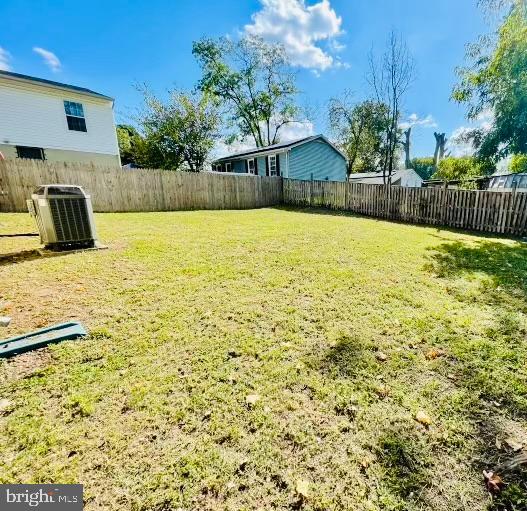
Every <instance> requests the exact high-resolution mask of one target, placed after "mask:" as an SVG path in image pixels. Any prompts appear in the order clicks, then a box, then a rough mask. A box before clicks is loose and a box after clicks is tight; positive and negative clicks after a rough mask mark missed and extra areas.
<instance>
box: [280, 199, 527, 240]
mask: <svg viewBox="0 0 527 511" xmlns="http://www.w3.org/2000/svg"><path fill="white" fill-rule="evenodd" d="M270 207H271V208H272V209H277V210H280V211H290V212H292V213H308V214H311V215H321V216H343V217H350V218H362V219H368V220H371V221H374V222H383V223H391V224H397V225H406V226H416V227H423V228H425V229H432V230H435V231H437V232H441V231H444V232H453V233H457V234H464V235H468V236H477V237H478V238H487V239H489V240H493V239H496V240H500V239H516V240H519V239H520V237H518V236H513V235H509V234H497V233H491V232H483V231H474V230H471V229H460V228H456V227H450V226H447V225H433V224H430V223H426V222H409V221H407V220H397V219H395V218H382V217H379V216H373V215H366V214H364V213H356V212H354V211H348V210H343V209H330V208H327V207H324V206H309V205H305V206H301V205H298V206H290V205H285V204H284V205H278V206H270ZM445 239H447V238H445ZM524 246H526V247H527V244H525V245H524Z"/></svg>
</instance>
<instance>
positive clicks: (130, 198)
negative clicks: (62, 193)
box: [0, 160, 282, 212]
mask: <svg viewBox="0 0 527 511" xmlns="http://www.w3.org/2000/svg"><path fill="white" fill-rule="evenodd" d="M53 183H63V184H76V185H80V186H82V187H83V188H84V189H85V190H86V191H87V192H88V193H90V194H91V197H92V203H93V208H94V210H95V211H101V212H118V211H172V210H186V209H245V208H258V207H263V206H272V205H276V204H280V203H281V202H282V180H281V179H280V178H276V177H254V176H247V175H240V176H235V175H232V174H231V175H221V174H212V173H199V174H195V173H191V172H172V171H167V170H122V169H120V168H113V167H94V166H90V165H81V164H69V163H68V164H64V163H48V162H37V161H32V160H27V161H20V160H6V161H3V162H0V212H2V211H3V212H9V211H10V212H17V211H27V207H26V199H28V198H30V197H31V193H32V192H33V190H34V189H35V187H37V186H39V185H41V184H53Z"/></svg>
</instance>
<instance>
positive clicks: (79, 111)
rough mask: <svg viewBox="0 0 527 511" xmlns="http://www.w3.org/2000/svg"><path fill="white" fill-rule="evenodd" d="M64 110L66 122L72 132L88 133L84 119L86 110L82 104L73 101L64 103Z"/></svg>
mask: <svg viewBox="0 0 527 511" xmlns="http://www.w3.org/2000/svg"><path fill="white" fill-rule="evenodd" d="M64 110H65V111H66V120H67V121H68V129H69V130H70V131H88V130H87V129H86V119H85V118H84V109H83V108H82V104H81V103H74V102H73V101H64Z"/></svg>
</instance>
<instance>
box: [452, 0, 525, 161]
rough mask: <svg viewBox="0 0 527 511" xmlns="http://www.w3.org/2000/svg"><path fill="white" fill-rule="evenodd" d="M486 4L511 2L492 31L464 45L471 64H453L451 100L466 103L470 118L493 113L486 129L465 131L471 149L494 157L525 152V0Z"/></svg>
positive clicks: (482, 155) (497, 2)
mask: <svg viewBox="0 0 527 511" xmlns="http://www.w3.org/2000/svg"><path fill="white" fill-rule="evenodd" d="M482 3H485V4H487V5H489V6H492V7H495V8H497V7H503V6H504V5H506V4H509V5H511V7H510V9H509V10H508V12H507V14H506V15H505V17H504V20H503V23H502V24H501V25H500V27H499V29H498V31H497V33H496V34H495V36H494V37H483V38H480V40H479V42H478V43H476V44H473V45H471V46H469V49H468V54H467V57H468V58H469V60H471V61H472V63H471V65H469V66H468V67H464V68H462V69H460V70H459V74H460V78H461V81H460V83H459V84H458V85H457V86H456V87H455V88H454V91H453V93H452V97H453V99H454V100H456V101H458V102H460V103H464V104H466V105H467V106H468V117H469V119H471V120H475V119H477V118H478V116H480V115H481V114H482V113H483V112H484V111H489V112H492V113H493V121H492V123H491V126H490V128H488V129H483V128H479V129H475V130H472V131H471V132H468V133H467V134H466V138H468V139H471V140H472V142H473V144H474V147H475V148H476V149H477V154H478V155H479V156H480V157H482V158H490V159H493V160H494V161H497V160H499V159H501V158H503V157H505V156H507V155H509V154H514V153H527V7H526V1H525V0H511V1H510V2H505V1H503V2H500V1H493V0H487V1H485V2H482Z"/></svg>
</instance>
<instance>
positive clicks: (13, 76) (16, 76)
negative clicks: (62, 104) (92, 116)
mask: <svg viewBox="0 0 527 511" xmlns="http://www.w3.org/2000/svg"><path fill="white" fill-rule="evenodd" d="M0 78H6V79H7V80H13V81H17V82H23V83H31V84H36V85H42V86H46V87H50V88H53V89H59V90H65V91H68V92H76V93H77V94H83V95H85V96H91V97H94V98H99V99H105V100H107V101H111V102H112V104H113V102H114V98H112V97H110V96H105V95H104V94H100V93H99V92H95V91H92V90H90V89H86V88H84V87H78V86H76V85H68V84H67V83H61V82H54V81H53V80H46V79H45V78H37V77H35V76H29V75H23V74H20V73H13V72H11V71H1V70H0Z"/></svg>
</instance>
